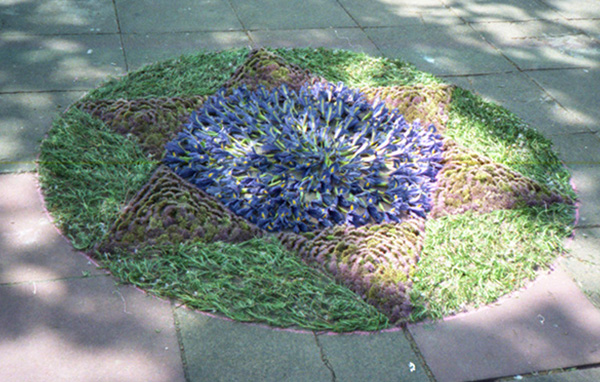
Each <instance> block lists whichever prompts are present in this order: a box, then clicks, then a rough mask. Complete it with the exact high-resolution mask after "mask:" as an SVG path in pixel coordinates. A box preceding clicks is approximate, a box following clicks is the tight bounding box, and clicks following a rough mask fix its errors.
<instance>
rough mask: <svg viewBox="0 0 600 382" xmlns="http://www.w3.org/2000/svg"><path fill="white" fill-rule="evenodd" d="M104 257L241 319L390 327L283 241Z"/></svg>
mask: <svg viewBox="0 0 600 382" xmlns="http://www.w3.org/2000/svg"><path fill="white" fill-rule="evenodd" d="M105 263H106V264H107V267H108V269H110V271H111V272H112V273H113V274H114V275H116V276H118V277H119V278H121V279H122V280H124V281H126V282H129V283H132V284H134V285H137V286H139V287H141V288H143V289H146V290H148V291H150V292H152V293H154V294H157V295H159V296H166V297H171V298H176V299H177V300H179V301H181V302H183V303H185V304H186V305H187V306H189V307H191V308H195V309H200V310H202V311H208V312H219V313H221V314H224V315H226V316H227V317H230V318H232V319H235V320H237V321H246V322H260V323H266V324H269V325H273V326H278V327H296V328H303V329H309V330H333V331H336V332H347V331H352V330H379V329H384V328H386V327H388V325H389V323H388V319H387V318H386V317H385V316H384V315H383V314H381V313H379V312H378V311H377V310H376V309H375V308H374V307H372V306H371V305H369V304H367V303H366V302H364V301H362V300H361V299H359V298H358V296H356V295H355V294H354V293H353V292H351V291H350V290H349V289H347V288H345V287H342V286H340V285H338V284H336V283H335V282H334V281H333V280H332V279H331V278H329V277H328V276H326V275H324V274H322V273H320V272H318V271H316V270H314V269H313V268H310V267H309V266H307V265H305V264H304V263H303V262H302V261H301V260H300V259H299V258H296V257H295V256H292V255H290V254H289V253H288V252H287V251H286V250H284V249H283V248H282V246H281V245H280V244H279V243H278V242H276V241H274V242H268V241H265V240H261V239H253V240H250V241H247V242H245V243H242V244H226V243H222V242H217V243H213V244H208V245H206V244H201V243H187V244H179V245H175V246H169V247H155V248H146V249H142V250H139V251H137V253H135V254H132V253H128V252H123V251H117V252H116V253H115V254H112V255H110V257H108V258H107V261H105Z"/></svg>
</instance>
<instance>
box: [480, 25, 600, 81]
mask: <svg viewBox="0 0 600 382" xmlns="http://www.w3.org/2000/svg"><path fill="white" fill-rule="evenodd" d="M472 26H473V28H475V29H477V30H478V31H479V32H481V33H482V34H483V35H484V37H485V38H486V40H487V41H489V42H490V43H492V44H493V45H494V46H495V47H496V48H498V49H499V50H500V51H501V52H502V53H503V54H504V55H506V56H507V57H508V58H510V59H511V60H512V61H513V62H514V63H516V64H517V65H518V66H519V68H520V69H541V68H565V67H582V66H583V67H587V66H598V61H599V59H600V42H598V41H596V40H594V39H592V38H590V37H588V36H586V35H584V34H581V33H579V32H578V31H577V30H574V29H571V28H568V27H567V26H565V25H563V24H561V23H559V22H556V21H547V20H536V21H525V22H510V23H480V24H472Z"/></svg>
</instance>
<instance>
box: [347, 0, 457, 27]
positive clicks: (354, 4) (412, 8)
mask: <svg viewBox="0 0 600 382" xmlns="http://www.w3.org/2000/svg"><path fill="white" fill-rule="evenodd" d="M340 4H342V6H343V7H344V8H345V9H346V10H347V11H348V13H350V15H351V16H352V17H353V18H354V19H355V20H356V21H357V22H358V23H359V24H360V26H362V27H393V26H405V25H412V24H432V25H449V24H460V23H463V21H462V20H461V19H460V18H459V17H458V16H456V14H455V13H454V12H452V11H450V10H449V9H448V8H446V7H445V6H444V5H443V4H442V3H441V1H439V0H423V1H413V0H340ZM367 9H368V12H365V10H367Z"/></svg>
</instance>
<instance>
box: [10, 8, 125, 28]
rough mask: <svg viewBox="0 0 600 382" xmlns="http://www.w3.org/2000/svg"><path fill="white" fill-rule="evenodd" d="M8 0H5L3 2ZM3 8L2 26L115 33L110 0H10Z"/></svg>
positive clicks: (115, 21) (115, 23) (113, 13)
mask: <svg viewBox="0 0 600 382" xmlns="http://www.w3.org/2000/svg"><path fill="white" fill-rule="evenodd" d="M4 4H6V2H4ZM8 4H10V6H9V7H6V6H2V7H1V8H0V30H2V31H13V32H15V31H20V32H27V33H36V34H64V33H116V32H118V28H117V20H116V17H115V7H114V5H113V2H112V1H111V0H75V1H73V0H37V1H17V2H14V1H9V2H8Z"/></svg>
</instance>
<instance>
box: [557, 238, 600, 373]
mask: <svg viewBox="0 0 600 382" xmlns="http://www.w3.org/2000/svg"><path fill="white" fill-rule="evenodd" d="M568 244H569V250H570V251H569V254H568V256H567V257H566V258H565V259H564V260H563V264H564V266H565V268H566V270H567V272H568V273H569V274H570V275H571V276H572V277H573V279H575V280H576V283H577V285H579V287H580V288H581V290H582V291H583V293H585V295H586V296H587V297H588V299H589V300H590V301H591V302H592V304H594V305H595V306H596V307H597V308H599V309H600V228H588V229H585V228H580V229H577V230H575V239H574V240H572V241H571V242H569V243H568ZM598 380H599V381H600V378H599V379H598Z"/></svg>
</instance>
